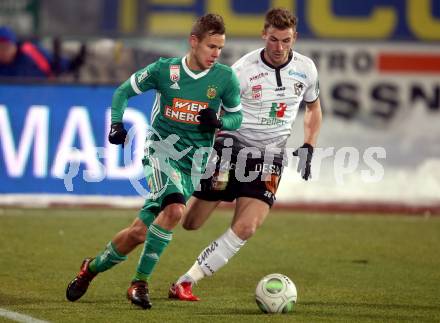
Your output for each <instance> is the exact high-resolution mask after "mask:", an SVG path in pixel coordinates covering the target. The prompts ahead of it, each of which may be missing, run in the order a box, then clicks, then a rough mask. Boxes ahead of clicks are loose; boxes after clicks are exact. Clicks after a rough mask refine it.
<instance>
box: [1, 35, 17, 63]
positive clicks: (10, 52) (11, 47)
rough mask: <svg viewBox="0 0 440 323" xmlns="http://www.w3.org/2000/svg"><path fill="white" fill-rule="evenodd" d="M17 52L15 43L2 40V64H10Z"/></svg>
mask: <svg viewBox="0 0 440 323" xmlns="http://www.w3.org/2000/svg"><path fill="white" fill-rule="evenodd" d="M16 53H17V45H15V43H11V42H7V41H0V64H10V63H12V61H13V60H14V57H15V54H16Z"/></svg>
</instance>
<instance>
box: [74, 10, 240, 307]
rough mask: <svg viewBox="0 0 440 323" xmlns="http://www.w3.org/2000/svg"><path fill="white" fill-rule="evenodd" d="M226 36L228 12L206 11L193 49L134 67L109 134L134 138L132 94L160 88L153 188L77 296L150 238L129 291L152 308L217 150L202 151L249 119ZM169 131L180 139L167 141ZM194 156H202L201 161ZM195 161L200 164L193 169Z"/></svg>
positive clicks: (84, 271) (81, 276)
mask: <svg viewBox="0 0 440 323" xmlns="http://www.w3.org/2000/svg"><path fill="white" fill-rule="evenodd" d="M224 43H225V27H224V23H223V19H222V17H221V16H219V15H216V14H206V15H205V16H203V17H201V18H199V19H198V20H197V21H196V23H195V24H194V26H193V28H192V30H191V34H190V37H189V44H190V51H189V53H188V54H187V55H186V56H184V57H180V58H170V59H163V58H161V59H159V60H157V61H156V62H154V63H152V64H150V65H148V66H147V67H145V68H144V69H141V70H139V71H137V72H136V73H134V74H133V75H132V76H131V77H130V79H128V80H127V81H126V82H124V83H123V84H122V85H121V86H120V87H119V88H118V89H117V90H116V91H115V93H114V95H113V100H112V125H111V129H110V133H109V141H110V142H111V143H112V144H117V145H123V144H124V143H125V142H126V136H127V131H126V130H125V129H124V125H123V123H122V116H123V113H124V109H125V107H126V106H127V100H128V99H129V98H130V97H132V96H135V95H138V94H141V93H143V92H145V91H148V90H150V89H155V90H156V92H157V94H156V100H155V103H154V106H153V109H152V113H151V125H152V131H151V133H152V135H151V136H149V138H148V141H147V143H148V148H147V150H146V156H145V158H144V161H143V163H144V168H145V174H146V179H147V183H148V185H149V188H150V196H149V198H147V199H146V201H145V204H144V206H143V207H142V209H141V211H140V212H139V217H138V218H137V219H136V220H135V221H134V222H133V223H132V224H131V226H129V227H128V228H125V229H123V230H121V231H120V232H118V233H117V234H116V235H115V236H114V237H113V239H112V241H110V242H109V243H108V244H107V246H106V248H105V249H104V250H103V251H102V252H101V253H100V254H98V255H97V256H96V257H95V258H86V259H85V260H84V261H83V263H82V265H81V268H80V272H79V273H78V275H77V276H76V277H75V278H74V279H73V280H72V281H71V282H70V283H69V285H68V287H67V291H66V297H67V299H68V300H69V301H76V300H78V299H79V298H81V297H82V296H83V295H84V294H85V293H86V291H87V288H88V286H89V284H90V282H91V281H92V279H93V278H94V277H95V276H96V275H97V274H98V273H100V272H104V271H106V270H108V269H110V268H112V267H113V266H114V265H116V264H118V263H120V262H121V261H123V260H125V259H126V258H127V254H128V253H130V252H131V251H132V250H133V249H134V248H135V247H136V246H137V245H139V244H140V243H142V242H143V241H144V240H145V242H144V249H143V251H142V254H141V257H140V259H139V263H138V266H137V269H136V272H135V275H134V277H133V279H132V282H131V285H130V287H129V288H128V291H127V297H128V299H129V300H130V301H131V302H132V303H133V304H135V305H137V306H139V307H141V308H143V309H148V308H151V302H150V299H149V292H148V284H147V281H148V280H149V278H150V276H151V274H152V272H153V270H154V267H155V265H156V264H157V262H158V261H159V258H160V256H161V254H162V252H163V251H164V250H165V248H166V247H167V245H168V244H169V242H170V241H171V239H172V236H173V235H172V230H173V229H174V227H175V226H176V225H177V224H178V223H179V221H180V219H181V218H182V216H183V214H184V210H185V205H186V201H187V200H188V199H189V198H190V196H191V195H192V193H193V191H194V190H195V188H196V187H197V185H198V179H199V178H198V177H199V176H200V174H201V173H202V172H203V170H204V168H205V166H206V160H207V158H208V156H209V152H208V153H207V154H204V155H203V157H204V158H199V157H198V156H194V154H195V153H197V151H199V149H201V150H203V148H204V147H205V148H206V147H209V148H212V145H213V141H214V134H215V131H216V130H217V129H224V130H235V129H237V128H239V127H240V124H241V120H242V114H241V104H240V87H239V82H238V79H237V77H236V76H235V74H234V72H233V71H232V70H231V68H230V67H228V66H225V65H222V64H219V63H217V62H216V61H217V59H218V58H219V55H220V52H221V50H222V48H223V46H224ZM220 107H222V109H223V112H222V116H221V117H219V115H220ZM176 135H177V136H178V137H176ZM170 136H171V137H170ZM167 138H178V140H177V141H176V140H169V141H168V142H167ZM170 142H171V144H170ZM170 145H171V146H170ZM170 148H171V149H170ZM177 155H180V156H178V157H176V156H177ZM193 159H194V161H196V160H197V162H198V163H197V166H196V167H195V166H194V165H193V164H196V163H193ZM194 168H196V170H197V171H196V172H193V175H194V176H191V171H192V169H194ZM195 173H197V174H195ZM145 236H146V238H145Z"/></svg>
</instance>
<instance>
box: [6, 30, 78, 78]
mask: <svg viewBox="0 0 440 323" xmlns="http://www.w3.org/2000/svg"><path fill="white" fill-rule="evenodd" d="M60 48H61V45H60V42H59V40H55V42H54V53H49V52H48V51H47V50H45V49H44V48H42V47H41V46H39V45H37V44H34V43H32V42H30V41H19V40H18V39H17V36H16V35H15V33H14V32H13V31H12V30H11V29H10V28H8V27H4V26H3V27H0V77H21V78H24V77H38V78H50V77H54V76H58V75H60V74H63V73H67V72H76V71H77V70H78V68H79V67H80V66H81V65H82V63H83V62H84V57H85V47H84V46H82V47H81V50H80V53H79V54H78V55H77V56H75V57H74V58H73V59H72V60H68V59H66V58H63V57H61V55H60V51H61V50H60Z"/></svg>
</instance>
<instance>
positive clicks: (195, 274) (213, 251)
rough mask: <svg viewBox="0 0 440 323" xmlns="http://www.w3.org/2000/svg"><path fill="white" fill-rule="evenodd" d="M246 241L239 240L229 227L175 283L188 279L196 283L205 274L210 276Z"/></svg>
mask: <svg viewBox="0 0 440 323" xmlns="http://www.w3.org/2000/svg"><path fill="white" fill-rule="evenodd" d="M245 243H246V241H245V240H241V239H240V238H239V237H238V236H237V235H236V234H235V233H234V232H233V231H232V229H231V228H229V229H228V230H227V231H226V232H225V233H224V234H223V235H222V236H221V237H220V238H218V239H217V240H215V241H213V242H212V243H211V244H210V245H209V246H208V247H206V248H205V249H204V250H203V251H202V252H201V253H200V255H199V256H198V257H197V260H196V262H195V263H194V265H193V266H192V267H191V268H190V270H189V271H188V272H187V273H186V274H184V275H183V276H182V277H180V278H179V280H178V281H177V283H178V284H179V283H182V282H184V281H189V282H191V283H196V282H197V281H199V280H200V279H202V278H203V277H205V276H212V275H213V274H214V273H215V272H216V271H218V270H219V269H220V268H222V267H223V266H224V265H226V264H227V263H228V261H229V259H231V258H232V257H233V256H234V255H235V254H236V253H237V252H238V250H240V248H241V247H243V245H244V244H245Z"/></svg>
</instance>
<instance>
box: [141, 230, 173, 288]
mask: <svg viewBox="0 0 440 323" xmlns="http://www.w3.org/2000/svg"><path fill="white" fill-rule="evenodd" d="M172 238H173V233H172V232H171V231H168V230H165V229H163V228H161V227H160V226H158V225H157V224H152V225H150V227H149V228H148V235H147V240H146V241H145V243H144V249H143V250H142V254H141V257H140V259H139V263H138V266H137V268H136V275H135V276H134V278H133V280H144V281H147V280H148V279H149V278H150V276H151V273H152V272H153V270H154V267H155V266H156V264H157V262H158V261H159V258H160V256H161V255H162V253H163V251H164V250H165V248H166V247H167V246H168V244H169V243H170V241H171V239H172Z"/></svg>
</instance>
